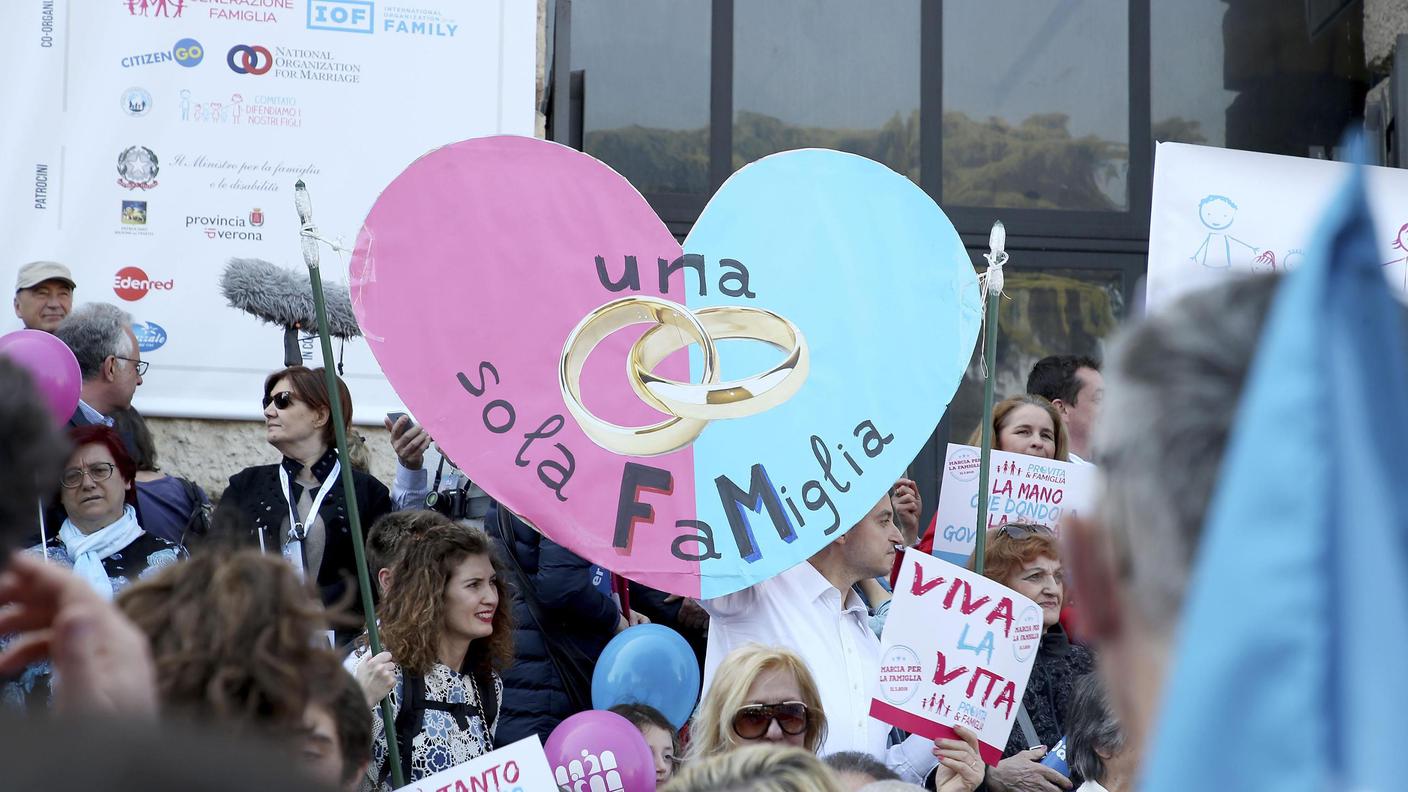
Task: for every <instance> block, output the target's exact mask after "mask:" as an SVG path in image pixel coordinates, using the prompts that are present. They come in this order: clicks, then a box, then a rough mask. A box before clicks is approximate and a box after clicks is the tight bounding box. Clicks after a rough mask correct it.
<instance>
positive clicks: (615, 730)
mask: <svg viewBox="0 0 1408 792" xmlns="http://www.w3.org/2000/svg"><path fill="white" fill-rule="evenodd" d="M543 750H544V751H545V752H546V753H547V755H548V764H550V765H552V772H553V777H554V779H555V780H556V781H557V784H558V786H560V787H562V788H563V789H566V790H569V792H591V791H592V790H596V789H623V790H625V792H654V790H655V755H654V754H652V753H651V752H650V745H648V744H647V743H646V742H645V738H644V737H642V736H641V733H640V731H639V730H638V729H636V727H635V726H633V725H632V724H631V722H630V721H628V720H626V719H625V718H623V717H621V716H620V715H617V714H616V713H614V712H607V711H605V710H587V711H586V712H579V713H577V714H576V715H573V716H572V717H570V718H568V719H567V720H565V721H563V722H562V723H559V724H558V725H557V728H556V729H553V730H552V734H550V735H548V741H547V744H546V745H544V746H543ZM597 779H600V780H597ZM579 782H580V783H579Z"/></svg>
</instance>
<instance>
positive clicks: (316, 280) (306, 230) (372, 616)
mask: <svg viewBox="0 0 1408 792" xmlns="http://www.w3.org/2000/svg"><path fill="white" fill-rule="evenodd" d="M293 196H294V199H293V200H294V205H295V206H296V207H297V209H298V222H299V236H300V237H301V238H302V243H303V262H304V263H305V264H307V265H308V282H309V284H311V285H312V287H313V304H314V308H315V309H316V311H317V314H318V340H319V341H320V342H321V343H322V348H323V375H324V376H325V377H326V378H327V388H328V395H329V397H330V398H329V399H328V401H330V402H332V429H333V434H334V435H335V436H336V438H337V457H338V459H339V460H341V463H342V464H341V465H340V467H341V468H342V477H341V478H342V495H343V500H344V501H346V503H347V521H348V522H349V523H351V525H352V552H353V554H354V555H355V557H356V561H357V587H358V588H359V589H360V590H361V593H362V616H363V618H364V619H365V620H366V623H367V639H368V643H370V644H371V654H372V656H375V655H378V654H381V634H380V632H379V631H378V630H377V624H376V608H375V607H374V606H373V605H372V583H371V576H370V575H368V574H367V551H366V544H365V542H364V540H363V538H362V518H361V515H360V514H359V513H358V511H357V497H356V491H355V490H354V489H353V484H352V460H351V458H350V456H349V455H348V451H347V426H346V424H345V423H344V420H345V419H344V418H343V416H342V399H340V398H339V397H338V394H339V392H340V391H339V390H338V387H337V374H336V373H335V364H334V358H333V355H332V333H331V332H330V331H329V330H328V308H327V299H326V297H325V296H324V295H323V276H322V273H321V272H320V271H319V268H318V229H317V227H315V226H314V225H313V204H312V201H311V200H310V199H309V197H308V186H307V185H306V184H304V183H303V180H302V179H299V180H298V181H297V182H296V183H295V184H294V186H293ZM395 722H396V717H395V714H394V713H393V712H392V711H391V696H390V694H388V695H387V696H386V697H385V698H383V699H382V700H381V723H382V729H381V733H382V735H383V737H384V739H385V740H386V763H387V764H388V765H390V767H391V782H392V784H394V785H395V788H396V789H400V788H401V787H403V786H405V785H406V779H405V778H402V773H401V755H400V754H401V752H400V747H399V746H398V745H397V744H396V737H395V730H394V728H393V724H395Z"/></svg>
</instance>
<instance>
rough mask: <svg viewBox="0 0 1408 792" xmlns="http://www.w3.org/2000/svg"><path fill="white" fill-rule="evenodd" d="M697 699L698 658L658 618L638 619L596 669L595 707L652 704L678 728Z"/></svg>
mask: <svg viewBox="0 0 1408 792" xmlns="http://www.w3.org/2000/svg"><path fill="white" fill-rule="evenodd" d="M698 699H699V661H698V659H697V658H696V657H695V656H694V650H693V649H692V648H690V646H689V642H687V641H685V639H684V638H683V637H681V636H680V634H679V633H677V632H675V631H674V630H671V629H670V628H668V627H662V626H661V625H658V624H638V625H636V626H635V627H631V628H629V629H626V630H624V631H622V632H621V634H620V635H617V636H616V637H615V638H612V639H611V643H609V644H607V645H606V648H605V649H604V650H602V653H601V657H600V658H598V659H597V661H596V670H595V671H594V672H592V708H593V709H599V710H604V709H611V708H612V707H614V706H616V705H617V704H648V705H650V706H652V707H654V708H655V709H658V710H660V712H661V714H663V715H664V716H665V718H666V719H667V720H669V721H670V723H671V724H673V725H674V727H675V728H676V729H679V728H681V727H683V726H684V724H685V722H686V721H688V720H689V716H690V714H691V713H693V712H694V704H695V702H696V701H698Z"/></svg>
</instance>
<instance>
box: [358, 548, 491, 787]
mask: <svg viewBox="0 0 1408 792" xmlns="http://www.w3.org/2000/svg"><path fill="white" fill-rule="evenodd" d="M410 541H411V543H410V544H409V545H408V546H407V547H406V548H405V549H404V551H403V552H402V554H401V558H400V560H398V561H397V562H396V566H395V568H394V570H393V572H392V577H391V584H390V587H389V588H388V589H387V591H386V593H385V597H384V598H383V600H382V603H381V608H380V609H379V611H380V616H381V631H382V637H383V639H384V642H385V645H386V647H385V648H386V650H387V651H388V652H390V653H391V659H392V661H393V662H394V663H395V670H394V675H395V684H394V687H393V688H392V690H391V701H392V709H393V710H394V711H395V713H396V714H395V722H394V723H392V724H391V728H390V729H389V730H388V729H387V728H386V724H384V723H383V722H382V719H381V708H380V707H377V708H376V709H374V710H373V715H372V717H373V722H372V735H373V738H374V742H373V746H372V763H371V766H370V767H369V768H368V770H367V778H366V779H365V780H364V782H363V784H362V788H363V789H364V790H376V789H383V790H390V789H391V788H392V783H391V772H390V767H389V766H388V765H387V756H386V754H387V752H386V741H387V732H388V731H389V732H390V734H391V739H394V740H396V744H397V747H398V748H399V749H400V755H401V767H402V771H403V773H404V774H405V781H406V783H407V784H409V783H412V782H414V781H418V780H420V779H422V778H425V777H426V776H430V775H434V774H435V773H438V772H440V771H442V770H445V769H448V768H450V767H454V766H455V765H459V764H463V763H464V762H468V761H469V760H471V759H475V758H477V757H479V756H482V755H484V754H486V753H488V752H489V751H492V750H493V749H494V730H495V727H496V726H497V724H498V713H499V709H500V704H501V703H502V700H503V683H502V682H501V681H500V679H499V674H498V671H499V669H502V668H504V667H505V666H506V665H507V664H508V663H509V662H510V661H511V660H512V658H513V626H512V624H510V612H511V611H510V609H509V608H508V607H507V603H508V602H509V601H510V600H509V594H508V589H507V582H506V580H505V578H504V574H503V571H502V569H501V567H500V564H499V562H498V560H497V559H496V558H495V557H494V551H493V545H492V544H491V543H490V541H489V538H488V536H486V535H485V534H484V532H483V531H480V530H479V529H477V528H471V527H469V526H464V525H458V524H455V523H453V522H450V521H448V520H446V523H445V524H444V525H441V526H437V527H434V528H431V529H430V530H428V531H426V532H425V533H424V534H423V535H421V536H419V537H416V538H414V539H412V540H410ZM500 603H503V604H504V607H500ZM361 651H363V652H365V651H366V650H365V649H363V650H361Z"/></svg>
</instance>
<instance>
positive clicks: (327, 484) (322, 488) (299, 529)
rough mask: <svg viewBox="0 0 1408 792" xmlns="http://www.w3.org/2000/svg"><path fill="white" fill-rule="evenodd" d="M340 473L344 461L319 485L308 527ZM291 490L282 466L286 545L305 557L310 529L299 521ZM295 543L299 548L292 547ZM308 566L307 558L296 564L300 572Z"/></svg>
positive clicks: (311, 508) (261, 539) (280, 479)
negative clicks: (286, 505) (286, 530)
mask: <svg viewBox="0 0 1408 792" xmlns="http://www.w3.org/2000/svg"><path fill="white" fill-rule="evenodd" d="M340 472H342V460H340V459H339V460H336V461H334V462H333V463H332V470H330V471H328V475H327V478H324V479H323V483H322V484H321V485H319V487H318V490H317V492H315V493H314V494H313V505H312V506H310V507H309V508H308V517H307V522H308V525H311V524H312V523H313V521H314V520H316V519H318V509H319V508H321V507H322V505H323V498H325V497H327V494H328V493H329V492H331V491H332V489H333V488H334V487H336V486H337V474H338V473H340ZM290 490H291V487H290V486H289V480H288V471H287V470H285V469H284V466H283V465H282V464H280V465H279V492H280V493H281V494H282V495H283V496H284V502H285V503H287V504H288V542H287V543H286V547H288V549H289V550H297V551H298V553H299V556H303V540H304V539H306V538H307V537H308V527H307V525H305V524H304V521H303V520H300V519H298V507H297V506H296V505H295V501H294V499H293V493H292V492H291V491H290ZM259 542H260V545H261V546H262V545H263V543H264V534H263V532H262V531H261V532H260V534H259ZM295 543H296V544H297V547H292V545H294V544H295ZM261 549H262V548H261ZM306 564H307V558H306V557H303V559H302V562H301V563H297V564H295V566H296V567H297V568H298V571H299V572H305V571H307V570H305V569H304V568H303V567H304V566H305V565H306Z"/></svg>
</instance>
